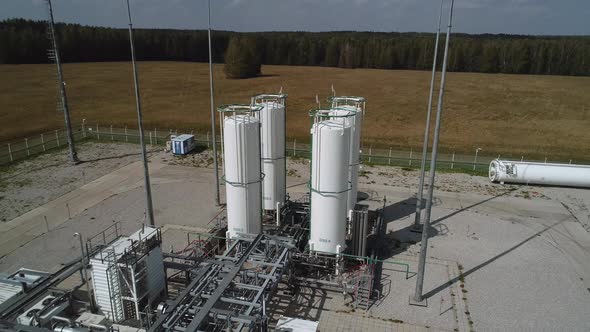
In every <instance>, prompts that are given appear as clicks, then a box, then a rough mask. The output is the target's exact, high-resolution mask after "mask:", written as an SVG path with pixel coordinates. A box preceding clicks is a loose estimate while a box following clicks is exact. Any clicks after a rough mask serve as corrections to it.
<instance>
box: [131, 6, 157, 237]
mask: <svg viewBox="0 0 590 332" xmlns="http://www.w3.org/2000/svg"><path fill="white" fill-rule="evenodd" d="M126 1H127V15H128V17H129V45H130V47H131V62H132V64H133V82H134V83H135V103H136V106H137V125H138V126H139V144H140V145H141V157H142V159H143V179H144V187H145V196H146V203H147V211H146V214H147V219H148V222H149V223H150V225H151V226H155V221H154V207H153V204H152V188H151V186H150V173H149V169H148V160H147V152H146V149H145V140H144V135H143V118H142V115H141V98H140V96H139V79H138V78H137V64H136V63H135V46H134V45H133V23H132V22H131V7H130V6H129V0H126Z"/></svg>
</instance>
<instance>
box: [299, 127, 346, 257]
mask: <svg viewBox="0 0 590 332" xmlns="http://www.w3.org/2000/svg"><path fill="white" fill-rule="evenodd" d="M312 134H313V138H312V146H313V147H312V161H311V183H310V187H311V231H310V239H309V245H310V248H311V250H313V251H321V252H327V253H334V254H336V253H339V252H341V251H343V250H344V248H345V237H346V215H347V213H346V204H347V196H348V191H349V189H350V186H349V183H348V175H349V166H348V162H349V159H350V139H351V135H352V128H351V127H350V125H347V124H346V123H345V121H344V120H343V119H331V120H325V121H321V122H317V123H315V124H314V125H313V127H312Z"/></svg>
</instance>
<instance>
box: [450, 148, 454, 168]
mask: <svg viewBox="0 0 590 332" xmlns="http://www.w3.org/2000/svg"><path fill="white" fill-rule="evenodd" d="M453 168H455V151H453V156H452V157H451V169H453Z"/></svg>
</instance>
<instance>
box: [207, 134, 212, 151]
mask: <svg viewBox="0 0 590 332" xmlns="http://www.w3.org/2000/svg"><path fill="white" fill-rule="evenodd" d="M209 148H211V146H210V145H209V132H207V149H209Z"/></svg>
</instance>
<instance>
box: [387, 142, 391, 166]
mask: <svg viewBox="0 0 590 332" xmlns="http://www.w3.org/2000/svg"><path fill="white" fill-rule="evenodd" d="M387 163H388V164H389V165H391V146H390V147H389V160H388V162H387Z"/></svg>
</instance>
